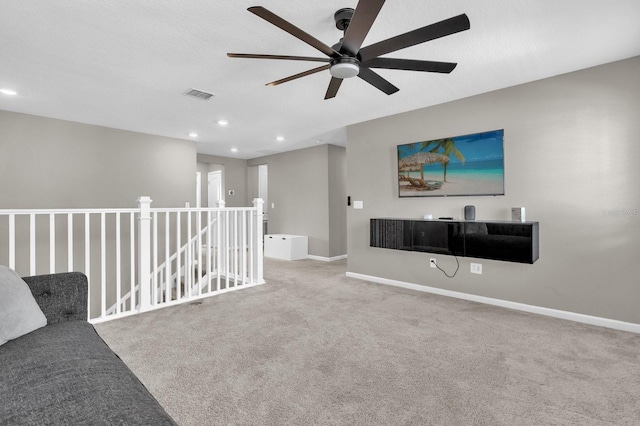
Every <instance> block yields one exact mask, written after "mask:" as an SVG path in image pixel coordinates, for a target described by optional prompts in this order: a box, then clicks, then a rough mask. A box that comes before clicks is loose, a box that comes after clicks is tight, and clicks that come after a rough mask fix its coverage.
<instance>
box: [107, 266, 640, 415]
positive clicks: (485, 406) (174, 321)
mask: <svg viewBox="0 0 640 426" xmlns="http://www.w3.org/2000/svg"><path fill="white" fill-rule="evenodd" d="M345 270H346V262H345V261H340V262H334V263H324V262H319V261H312V260H303V261H295V262H287V261H277V260H267V261H266V262H265V278H266V280H267V284H266V285H263V286H260V287H256V288H253V289H247V290H243V291H238V292H234V293H229V294H224V295H221V296H216V297H213V298H209V299H206V300H204V301H202V303H201V304H193V305H183V306H179V307H174V308H167V309H163V310H160V311H156V312H152V313H147V314H143V315H138V316H136V317H130V318H126V319H121V320H116V321H112V322H109V323H105V324H100V325H98V326H97V327H96V328H97V330H98V332H99V333H100V335H101V336H102V337H103V338H104V340H105V341H106V342H107V343H108V344H109V345H110V346H111V347H112V348H113V349H114V350H115V351H116V353H118V354H119V355H120V356H121V358H122V359H123V360H124V361H125V362H126V363H127V364H128V365H129V367H130V368H131V369H132V370H133V371H134V372H135V373H136V374H137V375H138V377H139V378H140V379H141V380H142V382H143V383H144V384H145V385H146V386H147V387H148V388H149V390H150V391H151V392H152V393H153V394H154V395H155V396H156V398H157V399H158V400H159V401H160V403H161V404H162V405H163V406H164V407H165V409H166V410H167V411H168V412H169V414H171V415H172V416H173V417H174V419H175V420H176V421H177V422H178V423H179V424H181V425H581V426H582V425H639V424H640V335H637V334H632V333H626V332H619V331H613V330H609V329H604V328H599V327H594V326H588V325H582V324H578V323H573V322H569V321H563V320H559V319H553V318H548V317H542V316H537V315H533V314H527V313H521V312H516V311H512V310H508V309H503V308H498V307H493V306H486V305H481V304H477V303H474V302H467V301H461V300H456V299H450V298H446V297H441V296H435V295H429V294H426V293H419V292H414V291H411V290H404V289H398V288H393V287H388V286H383V285H378V284H371V283H366V282H363V281H359V280H355V279H350V278H347V277H345Z"/></svg>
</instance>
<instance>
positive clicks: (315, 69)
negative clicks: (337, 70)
mask: <svg viewBox="0 0 640 426" xmlns="http://www.w3.org/2000/svg"><path fill="white" fill-rule="evenodd" d="M329 67H330V65H323V66H321V67H318V68H314V69H312V70H309V71H304V72H301V73H298V74H295V75H292V76H289V77H286V78H283V79H280V80H276V81H272V82H271V83H267V84H266V85H265V86H277V85H278V84H282V83H286V82H287V81H291V80H295V79H297V78H300V77H306V76H308V75H311V74H315V73H317V72H320V71H324V70H328V69H329Z"/></svg>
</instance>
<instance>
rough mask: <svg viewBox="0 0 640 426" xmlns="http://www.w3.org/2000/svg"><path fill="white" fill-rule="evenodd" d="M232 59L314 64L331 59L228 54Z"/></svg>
mask: <svg viewBox="0 0 640 426" xmlns="http://www.w3.org/2000/svg"><path fill="white" fill-rule="evenodd" d="M227 56H228V57H230V58H246V59H284V60H288V61H312V62H329V61H331V59H329V58H313V57H310V56H287V55H257V54H256V55H254V54H252V53H227Z"/></svg>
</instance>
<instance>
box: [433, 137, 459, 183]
mask: <svg viewBox="0 0 640 426" xmlns="http://www.w3.org/2000/svg"><path fill="white" fill-rule="evenodd" d="M422 144H423V145H425V146H424V149H427V148H429V147H432V148H431V149H429V152H433V153H438V154H442V155H446V156H447V157H449V158H451V155H453V156H454V157H456V158H457V159H458V160H460V162H461V163H462V164H464V162H465V158H464V155H462V153H461V152H460V151H459V150H458V148H456V142H455V141H454V140H453V138H446V139H438V140H435V141H429V142H422ZM447 165H448V163H444V164H443V165H442V167H444V181H445V182H446V181H447Z"/></svg>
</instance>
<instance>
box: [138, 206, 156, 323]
mask: <svg viewBox="0 0 640 426" xmlns="http://www.w3.org/2000/svg"><path fill="white" fill-rule="evenodd" d="M137 201H138V208H139V209H140V214H139V216H138V284H139V285H140V312H144V311H148V310H149V309H150V308H151V203H152V202H153V200H152V199H151V198H150V197H147V196H142V197H140V198H138V200H137Z"/></svg>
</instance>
